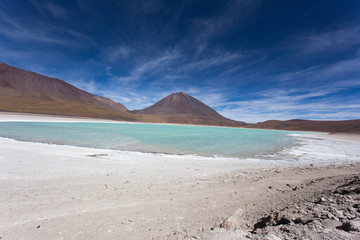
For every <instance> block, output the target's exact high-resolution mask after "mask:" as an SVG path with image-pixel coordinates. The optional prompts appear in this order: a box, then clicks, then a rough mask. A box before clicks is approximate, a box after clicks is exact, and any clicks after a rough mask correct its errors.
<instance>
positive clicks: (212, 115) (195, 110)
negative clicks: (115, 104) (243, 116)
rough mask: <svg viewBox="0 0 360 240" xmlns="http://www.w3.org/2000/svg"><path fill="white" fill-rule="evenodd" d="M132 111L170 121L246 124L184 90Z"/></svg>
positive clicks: (226, 124) (204, 123) (222, 124)
mask: <svg viewBox="0 0 360 240" xmlns="http://www.w3.org/2000/svg"><path fill="white" fill-rule="evenodd" d="M132 112H133V113H135V114H143V115H151V116H157V117H158V118H161V119H162V120H163V121H164V122H168V123H186V124H203V125H219V126H242V125H243V124H245V123H244V122H238V121H233V120H230V119H227V118H225V117H223V116H221V115H220V114H219V113H217V112H216V111H215V110H214V109H212V108H210V107H209V106H207V105H205V104H204V103H202V102H200V101H199V100H197V99H196V98H194V97H192V96H190V95H188V94H186V93H184V92H177V93H173V94H170V95H169V96H167V97H165V98H163V99H161V100H160V101H158V102H157V103H155V104H154V105H152V106H150V107H148V108H145V109H143V110H135V111H132Z"/></svg>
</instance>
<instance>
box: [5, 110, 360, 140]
mask: <svg viewBox="0 0 360 240" xmlns="http://www.w3.org/2000/svg"><path fill="white" fill-rule="evenodd" d="M0 122H93V123H125V124H155V125H173V126H196V127H218V128H240V129H253V130H271V131H285V132H306V133H319V134H323V133H324V134H330V133H329V132H317V131H290V130H281V129H263V128H246V127H230V126H213V125H194V124H184V123H155V122H131V121H121V120H111V119H103V118H87V117H77V116H66V115H51V114H40V113H39V114H37V113H17V112H3V111H0ZM359 135H360V134H359Z"/></svg>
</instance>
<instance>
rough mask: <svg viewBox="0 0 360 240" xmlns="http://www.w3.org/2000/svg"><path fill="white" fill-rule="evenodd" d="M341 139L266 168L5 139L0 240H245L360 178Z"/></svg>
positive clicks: (355, 159) (286, 155)
mask: <svg viewBox="0 0 360 240" xmlns="http://www.w3.org/2000/svg"><path fill="white" fill-rule="evenodd" d="M36 117H37V116H36ZM0 119H1V117H0ZM60 120H62V119H60ZM295 137H296V136H295ZM336 137H338V136H336ZM341 138H344V136H341ZM345 138H346V139H336V138H334V136H331V137H329V135H327V134H319V135H318V134H309V135H306V134H301V136H297V141H299V142H300V144H299V145H298V146H295V147H291V148H289V149H284V150H283V151H281V152H279V153H278V154H277V155H274V156H273V159H270V158H269V159H268V160H260V159H254V158H252V159H232V158H219V157H217V158H213V157H197V156H192V155H166V154H153V153H141V152H130V151H116V150H109V149H93V148H85V147H75V146H69V145H55V144H45V143H31V142H21V141H16V140H12V139H6V138H0V202H1V203H2V204H1V205H0V211H1V212H2V214H1V217H0V237H1V238H2V239H25V238H26V239H39V238H40V239H58V238H59V239H61V238H63V239H151V238H155V239H219V238H220V237H224V238H225V239H226V237H228V236H231V234H236V235H235V236H237V237H238V238H237V239H241V238H240V237H241V236H243V235H242V234H243V233H244V232H249V231H251V230H252V227H253V225H254V224H255V223H256V222H257V221H258V220H259V218H260V217H263V216H266V215H267V214H268V213H269V211H270V210H271V209H275V210H276V209H280V208H282V207H286V206H288V205H289V204H292V203H294V202H296V201H298V200H299V199H307V198H310V197H314V196H317V195H318V194H320V193H321V192H323V191H324V190H326V189H328V188H332V187H333V186H335V185H336V184H340V182H342V181H343V179H347V178H348V177H349V176H352V175H354V174H356V175H359V174H360V144H359V142H357V141H353V140H351V139H347V137H346V136H345ZM293 189H297V190H296V191H295V190H293ZM225 223H226V224H227V225H226V226H227V227H225V228H224V224H225ZM234 228H235V229H236V230H235V232H234V230H233V229H234ZM237 231H241V232H240V233H239V232H237ZM214 234H215V235H214ZM229 234H230V235H229ZM247 234H250V233H247Z"/></svg>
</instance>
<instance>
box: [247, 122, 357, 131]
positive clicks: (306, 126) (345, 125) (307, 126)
mask: <svg viewBox="0 0 360 240" xmlns="http://www.w3.org/2000/svg"><path fill="white" fill-rule="evenodd" d="M244 127H246V128H261V129H279V130H292V131H317V132H331V133H337V132H347V133H360V119H357V120H344V121H313V120H303V119H292V120H287V121H279V120H269V121H265V122H260V123H256V124H246V125H245V126H244Z"/></svg>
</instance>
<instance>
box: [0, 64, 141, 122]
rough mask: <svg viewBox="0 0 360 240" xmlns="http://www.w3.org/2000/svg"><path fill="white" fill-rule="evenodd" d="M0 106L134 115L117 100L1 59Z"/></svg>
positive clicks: (108, 115)
mask: <svg viewBox="0 0 360 240" xmlns="http://www.w3.org/2000/svg"><path fill="white" fill-rule="evenodd" d="M0 110H2V111H12V112H31V113H48V114H64V115H75V116H87V117H102V118H113V119H127V120H134V119H135V118H134V117H133V116H132V114H130V113H128V110H127V108H126V107H124V106H123V105H122V104H120V103H116V102H114V101H112V100H110V99H107V98H103V97H100V96H96V95H93V94H90V93H87V92H85V91H83V90H81V89H78V88H76V87H74V86H73V85H71V84H69V83H67V82H65V81H63V80H60V79H56V78H50V77H46V76H43V75H40V74H37V73H34V72H29V71H25V70H22V69H19V68H16V67H12V66H9V65H7V64H5V63H0Z"/></svg>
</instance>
